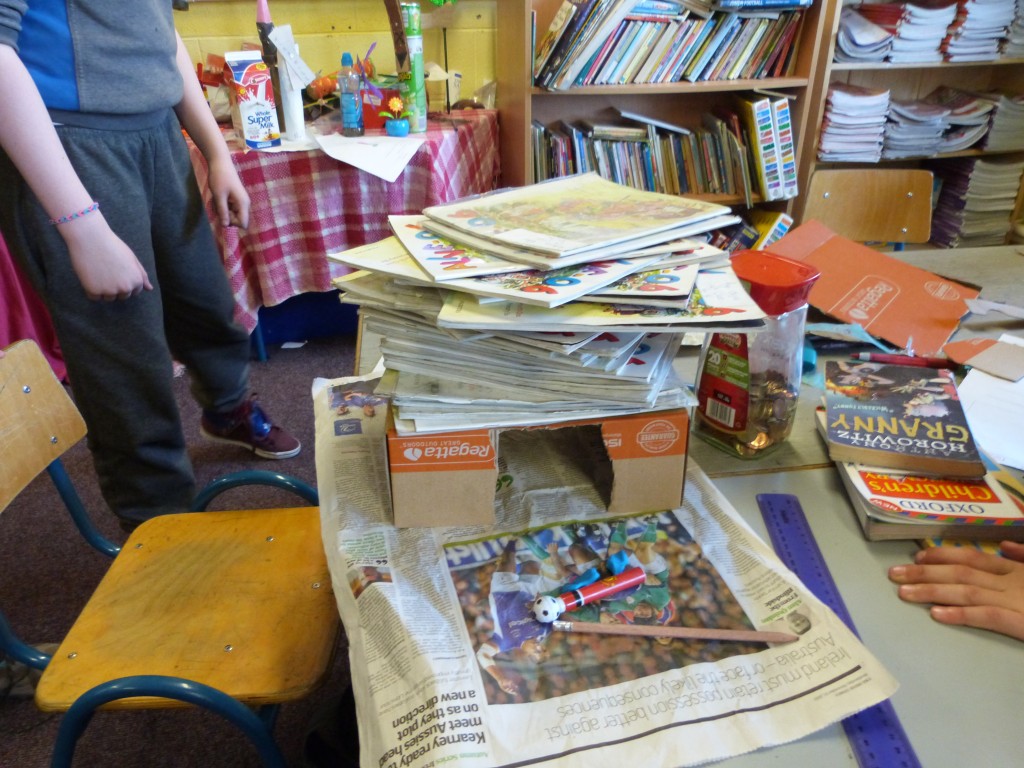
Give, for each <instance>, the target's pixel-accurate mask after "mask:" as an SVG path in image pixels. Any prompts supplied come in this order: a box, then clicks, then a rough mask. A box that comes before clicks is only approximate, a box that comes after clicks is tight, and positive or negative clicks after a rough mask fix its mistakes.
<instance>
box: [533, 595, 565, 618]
mask: <svg viewBox="0 0 1024 768" xmlns="http://www.w3.org/2000/svg"><path fill="white" fill-rule="evenodd" d="M564 610H565V603H563V602H562V601H561V600H559V599H558V598H557V597H551V596H549V595H541V596H540V597H538V598H537V599H536V600H534V601H533V615H534V618H536V619H537V621H540V622H543V623H544V624H550V623H551V622H552V621H555V620H556V619H557V618H558V617H559V616H561V615H562V611H564Z"/></svg>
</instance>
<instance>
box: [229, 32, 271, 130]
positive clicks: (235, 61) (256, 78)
mask: <svg viewBox="0 0 1024 768" xmlns="http://www.w3.org/2000/svg"><path fill="white" fill-rule="evenodd" d="M224 64H225V66H226V68H227V71H228V72H229V77H230V81H229V86H230V90H231V121H232V122H233V123H234V126H235V130H236V131H237V132H238V135H239V136H240V137H242V138H243V139H244V140H245V145H246V146H247V147H249V148H250V149H264V148H266V147H277V146H280V144H281V129H280V127H279V126H278V123H277V106H276V105H275V103H274V86H273V84H272V82H271V78H270V69H269V68H268V67H267V65H266V63H264V61H263V57H262V56H261V55H260V52H259V51H228V52H227V53H225V54H224Z"/></svg>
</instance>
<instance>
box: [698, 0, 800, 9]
mask: <svg viewBox="0 0 1024 768" xmlns="http://www.w3.org/2000/svg"><path fill="white" fill-rule="evenodd" d="M813 3H814V0H711V8H713V9H714V10H720V11H734V12H735V11H765V10H772V11H793V10H796V9H798V8H810V7H811V5H813Z"/></svg>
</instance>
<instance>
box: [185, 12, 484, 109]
mask: <svg viewBox="0 0 1024 768" xmlns="http://www.w3.org/2000/svg"><path fill="white" fill-rule="evenodd" d="M498 1H499V0H460V1H459V2H458V3H457V4H456V5H454V6H445V9H444V13H443V16H437V17H436V18H437V19H440V18H444V19H445V20H446V24H445V28H446V29H447V42H448V69H449V70H452V69H455V70H460V71H461V72H462V96H463V98H470V97H472V96H473V92H474V91H475V90H477V89H478V88H480V87H481V86H482V85H483V84H484V83H486V82H487V81H493V80H494V36H495V22H494V17H495V3H496V2H498ZM268 4H269V6H270V13H271V16H272V17H273V20H274V23H275V24H277V25H284V24H291V27H292V33H293V34H294V36H295V39H296V42H297V43H298V44H299V52H300V54H301V55H302V58H303V59H304V60H305V62H306V63H307V64H308V65H309V66H310V67H311V68H312V69H313V71H315V72H316V71H320V72H323V73H325V74H326V73H330V72H334V71H336V70H337V69H338V64H339V60H340V59H341V54H342V53H343V52H344V51H351V52H352V54H353V56H356V55H358V56H363V55H364V54H365V53H366V51H367V50H368V49H369V47H370V45H371V44H372V43H374V42H376V43H377V47H376V49H375V50H374V53H373V57H372V58H373V62H374V64H375V65H376V67H377V68H378V70H379V71H380V72H382V73H393V72H394V71H395V51H394V46H393V45H392V43H391V33H390V32H389V26H388V16H387V12H386V11H385V9H384V3H383V2H381V0H269V2H268ZM420 7H421V8H422V11H423V17H424V26H425V27H427V28H425V29H424V31H423V56H424V60H425V61H434V62H437V63H438V64H439V65H440V66H441V67H444V65H445V64H444V62H445V58H444V37H443V35H442V32H441V29H438V28H430V24H431V21H430V16H431V15H433V14H435V13H438V11H437V10H436V9H435V8H434V6H433V5H431V4H430V2H429V0H421V2H420ZM175 21H176V24H177V27H178V31H179V32H180V33H181V37H182V39H183V40H184V41H185V45H186V46H187V47H188V50H189V53H190V54H191V55H192V59H193V61H196V62H202V61H205V60H206V54H208V53H216V54H222V53H224V51H235V50H239V48H240V47H241V44H242V43H243V42H253V43H255V42H258V37H257V36H256V3H255V0H198V1H197V0H193V2H192V3H191V4H190V5H189V10H188V11H184V12H180V13H176V14H175ZM427 91H428V96H429V97H430V104H431V109H434V108H439V107H443V104H444V84H443V83H428V86H427Z"/></svg>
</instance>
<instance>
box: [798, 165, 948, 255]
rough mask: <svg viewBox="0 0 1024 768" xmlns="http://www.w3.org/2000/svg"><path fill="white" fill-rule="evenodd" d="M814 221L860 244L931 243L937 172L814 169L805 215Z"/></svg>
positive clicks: (880, 169)
mask: <svg viewBox="0 0 1024 768" xmlns="http://www.w3.org/2000/svg"><path fill="white" fill-rule="evenodd" d="M811 219H817V220H818V221H820V222H821V223H822V224H824V225H825V226H826V227H828V228H829V229H831V230H832V231H833V232H835V233H836V234H837V235H842V236H843V237H846V238H849V239H850V240H857V241H859V242H887V243H926V242H928V238H929V237H931V223H932V173H931V171H924V170H919V169H910V168H893V169H888V168H871V169H843V170H826V169H823V170H818V171H815V172H814V174H813V175H812V176H811V182H810V185H809V189H808V191H807V195H806V200H805V202H804V209H803V212H802V216H801V221H810V220H811Z"/></svg>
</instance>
